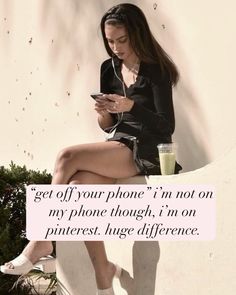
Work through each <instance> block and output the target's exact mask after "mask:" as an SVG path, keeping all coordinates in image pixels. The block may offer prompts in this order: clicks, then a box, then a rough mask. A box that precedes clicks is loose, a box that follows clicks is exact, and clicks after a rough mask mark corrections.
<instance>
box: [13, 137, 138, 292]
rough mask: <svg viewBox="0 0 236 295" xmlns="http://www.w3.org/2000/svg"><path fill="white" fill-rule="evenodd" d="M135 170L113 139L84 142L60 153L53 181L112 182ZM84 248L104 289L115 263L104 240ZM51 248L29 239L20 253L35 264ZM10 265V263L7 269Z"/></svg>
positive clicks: (125, 150)
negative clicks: (107, 253) (108, 255)
mask: <svg viewBox="0 0 236 295" xmlns="http://www.w3.org/2000/svg"><path fill="white" fill-rule="evenodd" d="M80 172H81V173H80ZM82 172H83V173H82ZM89 172H91V173H89ZM86 173H87V174H86ZM137 173H138V171H137V168H136V166H135V163H134V161H133V158H132V152H131V151H130V150H129V149H128V148H127V147H126V146H125V145H123V144H121V143H119V142H114V141H110V142H101V143H93V144H83V145H77V146H73V147H69V148H66V149H64V150H63V151H61V153H59V155H58V157H57V161H56V165H55V170H54V175H53V179H52V184H68V183H73V184H75V183H81V184H82V183H88V184H89V183H97V184H99V183H114V179H116V178H125V177H131V176H134V175H136V174H137ZM86 247H87V249H88V252H89V255H90V257H91V259H92V262H93V265H94V269H95V272H96V279H97V284H98V287H99V288H102V289H105V288H107V285H108V284H110V285H111V280H110V279H109V276H110V277H111V278H112V277H113V276H114V265H113V264H112V263H110V262H109V261H108V260H107V257H106V253H105V249H104V244H103V242H86ZM50 249H52V245H51V242H49V241H41V242H29V244H28V245H27V247H26V248H25V249H24V251H23V253H24V254H25V255H26V256H27V257H28V259H29V260H30V261H31V262H32V263H35V262H36V261H37V260H38V259H39V258H40V257H42V256H45V255H48V254H49V253H48V252H50V251H51V250H50ZM12 267H13V266H12V265H11V264H9V268H12ZM105 278H106V279H105ZM109 281H110V283H109Z"/></svg>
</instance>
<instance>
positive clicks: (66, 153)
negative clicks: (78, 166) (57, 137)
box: [55, 147, 78, 170]
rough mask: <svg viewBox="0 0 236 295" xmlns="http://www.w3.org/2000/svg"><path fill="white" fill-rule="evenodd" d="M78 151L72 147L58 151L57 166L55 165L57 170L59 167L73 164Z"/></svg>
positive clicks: (62, 167)
mask: <svg viewBox="0 0 236 295" xmlns="http://www.w3.org/2000/svg"><path fill="white" fill-rule="evenodd" d="M77 153H78V152H77ZM77 153H76V152H75V150H74V149H73V148H71V147H68V148H64V149H62V150H61V151H60V152H59V153H58V155H57V158H56V166H55V168H56V170H57V169H64V168H66V167H67V166H68V165H71V163H73V161H74V158H75V156H76V154H77Z"/></svg>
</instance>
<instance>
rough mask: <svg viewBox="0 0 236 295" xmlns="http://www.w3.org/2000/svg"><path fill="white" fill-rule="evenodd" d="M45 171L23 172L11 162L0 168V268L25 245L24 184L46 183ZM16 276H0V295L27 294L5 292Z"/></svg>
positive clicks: (23, 169) (24, 169)
mask: <svg viewBox="0 0 236 295" xmlns="http://www.w3.org/2000/svg"><path fill="white" fill-rule="evenodd" d="M51 178H52V176H51V175H50V174H48V173H47V172H46V171H43V172H40V171H34V170H27V168H26V167H25V166H23V167H20V166H17V165H15V164H13V163H11V164H10V167H9V168H5V167H3V166H0V265H2V264H3V263H5V262H6V261H9V260H11V259H13V258H14V257H16V256H17V255H19V254H20V253H21V251H22V249H23V248H24V246H25V245H26V244H27V242H28V241H27V240H26V238H25V200H26V185H29V184H50V183H51ZM16 279H17V277H16V276H10V275H4V274H1V275H0V294H1V295H4V294H29V293H22V292H23V291H22V290H17V289H14V290H12V291H9V290H10V289H11V287H12V285H13V283H14V282H15V281H16Z"/></svg>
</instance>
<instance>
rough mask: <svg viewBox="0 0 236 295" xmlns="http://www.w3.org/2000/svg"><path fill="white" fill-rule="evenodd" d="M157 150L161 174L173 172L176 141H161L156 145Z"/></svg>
mask: <svg viewBox="0 0 236 295" xmlns="http://www.w3.org/2000/svg"><path fill="white" fill-rule="evenodd" d="M157 148H158V151H159V160H160V167H161V175H171V174H174V172H175V160H176V157H175V154H176V148H177V145H176V143H161V144H158V146H157Z"/></svg>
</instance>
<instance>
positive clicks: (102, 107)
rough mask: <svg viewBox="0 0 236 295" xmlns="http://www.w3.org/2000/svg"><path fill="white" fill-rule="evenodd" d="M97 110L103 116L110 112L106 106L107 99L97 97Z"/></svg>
mask: <svg viewBox="0 0 236 295" xmlns="http://www.w3.org/2000/svg"><path fill="white" fill-rule="evenodd" d="M94 109H95V111H96V112H97V113H98V114H99V115H101V116H102V117H103V116H105V115H107V114H109V112H108V111H107V107H106V100H105V99H103V98H102V96H101V98H97V99H96V103H95V108H94Z"/></svg>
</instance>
